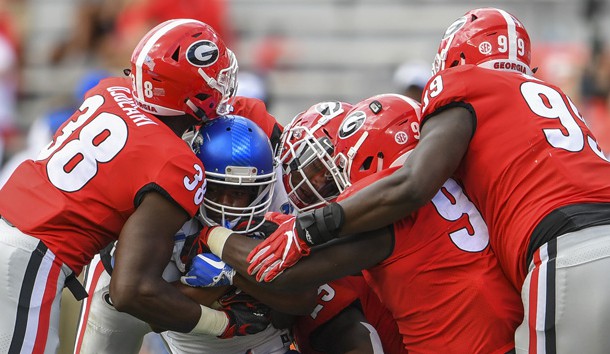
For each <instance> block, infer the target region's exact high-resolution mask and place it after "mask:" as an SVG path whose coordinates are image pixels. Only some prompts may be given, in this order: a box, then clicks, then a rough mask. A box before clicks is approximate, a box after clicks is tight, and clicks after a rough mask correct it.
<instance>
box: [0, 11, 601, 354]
mask: <svg viewBox="0 0 610 354" xmlns="http://www.w3.org/2000/svg"><path fill="white" fill-rule="evenodd" d="M484 6H494V7H501V8H503V9H505V10H507V11H509V12H511V13H513V14H514V15H515V16H516V17H517V18H519V19H520V20H521V21H522V22H523V23H524V25H525V27H526V28H527V29H528V30H529V33H530V36H531V39H532V43H533V47H534V51H533V62H534V63H535V65H534V66H539V67H540V70H539V72H538V74H537V75H538V76H540V77H541V78H544V79H546V80H548V81H551V82H553V83H556V84H558V85H560V86H561V87H562V88H563V89H564V90H565V91H566V92H568V93H569V94H570V95H571V96H572V98H573V100H574V101H576V102H577V105H578V106H579V107H580V109H581V113H583V114H584V116H585V118H586V119H587V122H588V123H589V125H590V126H591V127H592V129H593V130H594V133H595V134H597V136H598V139H599V141H600V145H601V146H602V148H603V149H604V151H605V152H606V153H608V152H610V113H609V112H610V97H609V92H610V58H609V56H608V45H609V43H608V41H609V40H610V6H608V4H607V1H606V0H584V1H578V0H511V1H508V0H506V1H478V0H477V1H460V0H457V1H449V0H411V1H408V0H172V1H168V0H0V108H1V106H2V105H4V102H7V101H6V100H9V99H12V98H14V101H13V103H14V109H13V110H12V111H9V112H8V113H6V112H4V111H3V110H2V109H0V133H1V134H0V139H3V140H4V147H5V150H4V152H3V154H4V157H5V160H6V158H9V157H11V156H12V155H14V154H15V153H17V152H19V151H20V150H22V149H24V148H26V145H27V144H28V143H27V139H26V134H27V132H28V129H29V128H30V127H31V126H32V123H33V122H35V121H36V120H37V119H38V118H40V117H42V116H45V115H47V114H49V112H51V111H53V110H56V109H58V108H59V107H66V106H68V107H69V106H70V105H73V104H74V102H73V101H74V99H75V98H74V95H75V93H77V94H78V92H79V91H78V90H79V85H81V84H82V82H81V80H82V78H83V77H84V76H85V75H86V74H87V73H90V72H91V71H94V70H105V71H106V72H108V73H109V74H110V75H122V69H123V68H126V67H128V66H129V56H130V53H131V50H132V49H133V47H134V45H135V44H136V43H137V41H138V40H139V38H140V36H141V35H142V34H143V33H145V32H146V31H147V30H148V29H150V28H152V26H154V25H155V24H157V23H159V22H161V21H163V20H165V19H167V17H168V16H177V17H187V16H188V17H195V18H198V19H202V20H204V21H206V22H208V23H210V24H213V25H214V26H215V27H218V28H217V30H218V31H220V32H221V34H222V35H223V36H224V37H225V39H226V42H227V44H228V46H229V47H230V48H232V49H233V50H234V52H235V53H236V55H237V58H238V61H239V64H240V72H241V74H240V81H241V84H240V85H241V86H240V90H241V93H242V94H244V95H250V96H256V97H259V98H263V99H264V100H265V101H266V102H267V103H268V107H269V110H270V112H271V113H273V114H274V115H275V116H276V117H277V118H278V120H279V121H280V122H282V123H284V124H286V123H287V122H289V121H290V119H291V118H292V117H293V116H294V115H295V114H297V113H299V112H300V111H302V110H304V109H307V108H308V107H309V106H311V105H312V104H313V103H316V102H319V101H322V100H342V101H348V102H352V103H355V102H357V101H359V100H361V99H364V98H366V97H369V96H371V95H374V94H378V93H384V92H401V90H403V89H404V87H402V86H401V85H403V86H404V85H406V84H408V83H409V80H413V77H411V76H409V77H404V75H403V77H401V75H399V74H397V71H396V70H397V68H398V67H399V66H400V65H402V64H404V63H421V62H423V63H425V64H426V65H427V66H428V67H429V65H430V64H431V62H432V59H433V57H434V55H435V54H436V50H437V46H438V43H439V40H440V38H441V35H442V34H443V32H444V30H445V29H446V27H447V26H448V25H450V24H451V23H452V22H453V21H454V20H455V19H457V18H458V17H459V16H461V15H462V14H463V13H465V12H466V11H467V10H470V9H472V8H475V7H484ZM3 37H4V38H5V44H6V43H8V44H9V45H5V46H4V47H3V45H2V38H3ZM11 49H12V50H14V52H13V53H12V54H11V53H10V50H11ZM405 75H407V74H405ZM411 75H413V74H411ZM422 75H424V76H425V75H427V69H426V72H424V73H423V74H421V73H419V77H421V76H422ZM2 99H4V100H2ZM9 106H10V105H9V104H6V105H5V107H9ZM3 114H4V116H2V115H3ZM0 152H1V150H0ZM66 301H67V304H68V306H71V307H72V308H74V304H73V303H71V301H70V300H69V299H68V300H66ZM73 317H75V316H73ZM70 325H71V323H70V322H68V323H67V324H66V326H68V327H67V328H69V326H70ZM72 325H73V324H72ZM62 352H65V353H68V352H70V349H68V348H62Z"/></svg>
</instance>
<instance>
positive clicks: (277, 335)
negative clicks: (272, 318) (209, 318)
mask: <svg viewBox="0 0 610 354" xmlns="http://www.w3.org/2000/svg"><path fill="white" fill-rule="evenodd" d="M161 337H162V338H163V340H164V341H165V342H166V344H167V345H168V347H169V349H170V351H171V352H172V353H173V354H199V353H223V354H244V353H250V354H284V353H286V352H287V351H288V350H289V349H290V344H291V340H290V336H289V333H288V330H285V329H282V330H280V329H277V328H275V327H273V326H272V325H269V327H267V329H265V330H264V331H262V332H259V333H256V334H251V335H247V336H240V337H233V338H228V339H220V338H218V337H215V336H209V335H195V334H186V333H179V332H171V331H167V332H163V333H161Z"/></svg>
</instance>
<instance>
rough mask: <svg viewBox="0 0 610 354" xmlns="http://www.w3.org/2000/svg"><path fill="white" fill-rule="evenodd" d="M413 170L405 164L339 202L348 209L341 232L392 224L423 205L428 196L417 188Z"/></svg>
mask: <svg viewBox="0 0 610 354" xmlns="http://www.w3.org/2000/svg"><path fill="white" fill-rule="evenodd" d="M409 175H410V173H409V171H408V170H407V169H406V167H402V168H400V169H399V170H397V171H396V172H395V173H393V174H391V175H389V176H387V177H385V178H383V179H381V180H379V181H377V182H375V183H373V184H371V185H369V186H367V187H366V188H364V189H362V190H361V191H359V192H358V193H356V194H355V195H353V196H351V197H349V198H347V199H344V200H342V201H340V202H339V205H341V207H342V208H343V211H344V213H345V219H344V223H343V225H342V227H341V230H340V234H341V235H349V234H355V233H359V232H365V231H370V230H374V229H378V228H381V227H384V226H386V225H389V224H392V223H393V222H395V221H397V220H399V219H402V218H404V217H405V216H407V215H409V214H410V213H411V212H413V211H414V210H416V209H417V208H419V207H420V206H422V205H423V204H424V203H425V202H426V201H427V200H426V199H425V197H424V196H423V195H422V194H421V193H419V192H417V191H416V190H414V188H413V187H412V184H411V183H410V182H409V178H410V176H409Z"/></svg>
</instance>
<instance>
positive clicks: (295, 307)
mask: <svg viewBox="0 0 610 354" xmlns="http://www.w3.org/2000/svg"><path fill="white" fill-rule="evenodd" d="M250 278H251V277H250ZM252 280H253V279H252ZM252 280H249V279H246V277H244V276H242V275H240V274H237V275H236V276H235V277H234V278H233V281H234V285H235V286H237V287H238V288H240V289H241V290H243V291H245V292H246V293H248V294H249V295H251V296H252V297H254V298H255V299H257V300H258V301H260V302H262V303H264V304H265V305H267V306H269V307H271V308H272V309H274V310H276V311H279V312H282V313H286V314H290V315H297V316H304V315H308V314H310V313H311V311H312V310H313V309H314V307H315V306H316V300H317V287H312V288H310V289H309V290H303V291H298V292H285V291H278V290H274V289H271V288H270V287H268V286H261V283H253V282H252Z"/></svg>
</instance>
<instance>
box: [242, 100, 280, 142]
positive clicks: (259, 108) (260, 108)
mask: <svg viewBox="0 0 610 354" xmlns="http://www.w3.org/2000/svg"><path fill="white" fill-rule="evenodd" d="M232 114H235V115H239V116H242V117H245V118H248V119H250V120H251V121H253V122H254V123H256V125H258V126H259V127H260V128H261V129H263V131H264V132H265V133H266V134H267V136H268V137H269V140H270V141H271V145H272V146H273V147H274V148H275V147H276V146H277V144H279V142H280V136H281V135H282V132H283V131H284V127H283V126H282V125H281V124H280V123H278V121H277V120H276V119H275V117H274V116H272V115H271V114H270V113H269V112H267V107H266V106H265V103H264V102H263V101H261V100H259V99H257V98H251V97H242V96H237V97H235V100H234V101H233V112H232Z"/></svg>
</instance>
